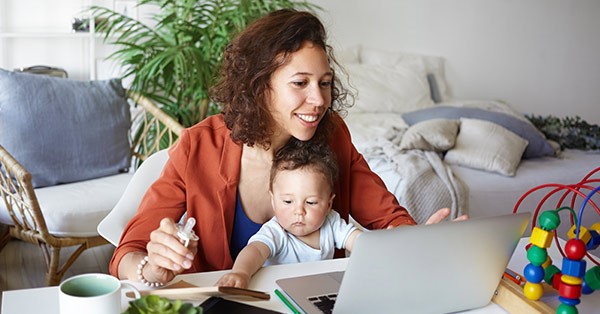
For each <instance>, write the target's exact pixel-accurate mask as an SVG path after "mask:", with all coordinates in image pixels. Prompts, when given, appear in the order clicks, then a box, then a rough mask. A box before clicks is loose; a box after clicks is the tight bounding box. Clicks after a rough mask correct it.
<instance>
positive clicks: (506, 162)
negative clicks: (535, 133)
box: [444, 118, 527, 177]
mask: <svg viewBox="0 0 600 314" xmlns="http://www.w3.org/2000/svg"><path fill="white" fill-rule="evenodd" d="M525 147H527V140H525V139H523V138H521V137H520V136H518V135H517V134H515V133H513V132H511V131H509V130H507V129H505V128H503V127H502V126H500V125H498V124H496V123H493V122H488V121H484V120H477V119H466V118H461V119H460V131H459V132H458V136H457V137H456V144H455V145H454V148H453V149H451V150H449V151H448V152H447V153H446V156H445V157H444V161H446V162H447V163H449V164H454V165H459V166H465V167H469V168H474V169H479V170H485V171H490V172H497V173H499V174H503V175H505V176H511V177H512V176H514V175H515V172H516V170H517V167H518V166H519V163H520V161H521V155H523V152H524V151H525Z"/></svg>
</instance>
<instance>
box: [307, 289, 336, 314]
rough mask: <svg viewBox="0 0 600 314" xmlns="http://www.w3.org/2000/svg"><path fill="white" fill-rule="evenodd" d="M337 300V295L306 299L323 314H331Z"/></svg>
mask: <svg viewBox="0 0 600 314" xmlns="http://www.w3.org/2000/svg"><path fill="white" fill-rule="evenodd" d="M336 299H337V294H327V295H319V296H314V297H310V298H308V301H310V302H311V303H312V304H313V305H314V306H316V307H317V308H318V309H319V310H321V312H323V314H331V313H332V312H333V305H334V304H335V300H336Z"/></svg>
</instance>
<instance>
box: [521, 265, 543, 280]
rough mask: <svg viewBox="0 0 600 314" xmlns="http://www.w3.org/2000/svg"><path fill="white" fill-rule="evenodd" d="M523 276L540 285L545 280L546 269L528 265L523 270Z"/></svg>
mask: <svg viewBox="0 0 600 314" xmlns="http://www.w3.org/2000/svg"><path fill="white" fill-rule="evenodd" d="M523 276H525V279H526V280H527V281H529V282H531V283H540V282H542V280H544V268H543V267H542V266H536V265H533V264H527V266H525V269H524V270H523Z"/></svg>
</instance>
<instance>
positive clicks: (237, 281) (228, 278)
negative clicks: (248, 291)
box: [216, 272, 250, 288]
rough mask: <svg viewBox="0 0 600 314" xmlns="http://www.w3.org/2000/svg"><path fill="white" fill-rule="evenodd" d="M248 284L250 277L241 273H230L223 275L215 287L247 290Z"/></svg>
mask: <svg viewBox="0 0 600 314" xmlns="http://www.w3.org/2000/svg"><path fill="white" fill-rule="evenodd" d="M249 282H250V276H248V275H246V274H242V273H235V272H231V273H229V274H226V275H224V276H223V277H221V279H219V281H217V283H216V285H217V286H219V287H236V288H248V283H249Z"/></svg>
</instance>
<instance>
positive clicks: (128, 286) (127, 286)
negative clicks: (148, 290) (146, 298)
mask: <svg viewBox="0 0 600 314" xmlns="http://www.w3.org/2000/svg"><path fill="white" fill-rule="evenodd" d="M121 285H122V286H123V289H125V290H131V292H133V295H134V297H133V298H132V299H139V298H141V297H142V295H141V294H140V291H139V290H138V289H137V288H136V287H134V286H133V285H132V284H130V283H127V282H122V283H121ZM127 295H128V293H125V296H126V297H128V298H131V297H129V296H127Z"/></svg>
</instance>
